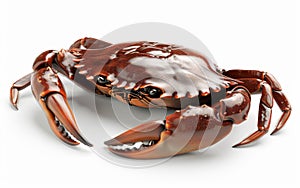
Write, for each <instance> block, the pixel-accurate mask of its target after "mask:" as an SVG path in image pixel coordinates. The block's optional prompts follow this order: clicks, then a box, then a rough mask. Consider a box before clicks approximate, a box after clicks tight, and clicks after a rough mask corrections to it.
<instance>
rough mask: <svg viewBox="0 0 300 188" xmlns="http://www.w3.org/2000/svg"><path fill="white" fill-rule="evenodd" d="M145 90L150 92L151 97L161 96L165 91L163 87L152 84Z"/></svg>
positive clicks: (144, 90) (147, 92)
mask: <svg viewBox="0 0 300 188" xmlns="http://www.w3.org/2000/svg"><path fill="white" fill-rule="evenodd" d="M143 92H144V93H146V94H148V95H149V97H151V98H159V97H160V95H161V94H162V93H163V92H162V90H161V89H159V88H156V87H151V86H149V87H145V88H144V89H143Z"/></svg>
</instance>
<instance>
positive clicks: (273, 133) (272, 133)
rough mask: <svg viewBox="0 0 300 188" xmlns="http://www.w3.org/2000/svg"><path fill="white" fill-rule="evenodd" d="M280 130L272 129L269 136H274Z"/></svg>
mask: <svg viewBox="0 0 300 188" xmlns="http://www.w3.org/2000/svg"><path fill="white" fill-rule="evenodd" d="M279 130H280V129H274V131H273V132H271V134H270V135H271V136H273V135H275V134H276V133H277V132H278V131H279Z"/></svg>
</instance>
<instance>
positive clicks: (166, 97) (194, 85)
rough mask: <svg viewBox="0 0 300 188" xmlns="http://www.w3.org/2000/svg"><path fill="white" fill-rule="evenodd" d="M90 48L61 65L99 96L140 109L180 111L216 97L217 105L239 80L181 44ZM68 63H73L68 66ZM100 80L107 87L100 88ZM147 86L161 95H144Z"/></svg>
mask: <svg viewBox="0 0 300 188" xmlns="http://www.w3.org/2000/svg"><path fill="white" fill-rule="evenodd" d="M91 48H92V47H91ZM91 48H89V49H88V50H86V49H79V48H74V49H72V50H70V51H69V53H68V54H67V56H69V57H67V58H66V57H64V58H65V60H66V59H69V61H63V63H64V64H63V66H64V67H67V68H68V67H70V68H73V67H75V68H76V69H75V71H70V70H67V71H66V72H68V73H69V74H74V75H68V76H69V77H71V78H73V79H74V80H75V81H76V82H78V83H79V84H80V85H82V86H83V87H87V88H88V89H90V90H94V91H96V93H101V94H106V95H110V96H112V97H115V98H116V99H118V100H120V101H122V102H125V103H129V104H131V105H135V106H139V107H145V108H149V107H169V108H176V109H180V108H184V107H185V106H187V105H188V104H192V103H195V102H196V104H197V103H198V104H199V102H200V103H201V104H210V103H211V98H212V97H211V94H212V93H214V94H216V95H214V97H215V101H218V100H219V99H221V98H223V97H224V95H225V92H220V91H225V90H226V88H228V87H230V86H234V85H237V83H238V82H239V81H237V80H234V79H232V78H229V77H226V76H224V75H222V74H221V73H220V70H219V69H218V67H217V65H216V64H214V63H213V62H212V61H211V60H209V59H208V58H206V57H205V56H204V55H202V54H200V53H198V52H194V51H192V50H190V49H186V48H183V47H180V46H177V45H168V44H161V43H157V42H143V41H142V42H133V43H121V44H116V45H107V46H106V47H105V48H102V49H91ZM65 56H66V54H65ZM70 60H73V61H72V62H73V63H75V65H69V66H68V64H66V63H65V62H71V61H70ZM61 67H62V66H61ZM99 76H101V77H104V78H106V79H107V80H108V83H107V84H105V85H101V84H98V83H97V78H98V77H99ZM147 87H151V88H157V89H158V90H160V91H161V94H160V96H159V97H151V96H149V94H147V93H145V92H143V91H144V90H145V88H147Z"/></svg>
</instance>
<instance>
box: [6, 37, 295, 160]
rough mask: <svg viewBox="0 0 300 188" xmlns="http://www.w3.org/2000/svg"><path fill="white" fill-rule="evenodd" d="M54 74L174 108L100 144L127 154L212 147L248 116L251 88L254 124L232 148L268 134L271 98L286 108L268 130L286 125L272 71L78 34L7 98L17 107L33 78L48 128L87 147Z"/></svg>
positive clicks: (39, 62)
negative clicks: (228, 66) (255, 101)
mask: <svg viewBox="0 0 300 188" xmlns="http://www.w3.org/2000/svg"><path fill="white" fill-rule="evenodd" d="M58 72H59V73H61V74H63V75H65V76H66V77H68V78H69V79H71V80H74V81H75V82H76V83H77V84H79V85H80V86H82V87H84V88H86V89H88V90H90V91H92V92H95V93H97V94H104V95H107V96H112V97H114V98H116V99H118V100H120V101H122V102H125V103H128V104H130V105H135V106H140V107H145V108H149V107H167V108H174V109H177V111H176V112H175V113H173V114H171V115H168V116H167V117H166V119H165V120H157V121H152V122H148V123H145V124H142V125H139V126H137V127H135V128H133V129H131V130H128V131H127V132H125V133H123V134H121V135H119V136H117V137H115V138H114V139H112V140H109V141H106V142H105V144H106V145H107V146H108V148H109V150H110V151H112V152H113V153H116V154H118V155H121V156H125V157H131V158H160V157H168V156H173V155H177V154H182V153H187V152H190V151H194V150H198V149H201V148H205V147H208V146H210V145H213V144H214V143H216V142H218V141H219V140H221V139H222V138H224V137H225V136H226V135H227V134H228V133H229V132H230V131H231V129H232V125H233V124H239V123H241V122H243V121H244V120H246V118H247V114H248V112H249V108H250V101H251V96H250V94H252V93H257V92H261V99H260V104H259V113H258V123H257V127H258V130H257V131H255V132H254V133H252V134H251V135H250V136H248V137H247V138H245V139H244V140H243V141H241V142H240V143H238V144H236V145H235V146H234V147H236V146H241V145H245V144H249V143H251V142H253V141H255V140H257V139H258V138H260V137H262V136H263V135H265V134H266V133H267V132H268V130H269V127H270V122H271V114H272V107H273V100H275V102H276V103H277V104H278V106H279V107H280V109H281V111H282V112H283V114H282V116H281V118H280V120H279V122H278V124H277V126H276V128H275V130H274V131H273V132H272V133H271V134H273V133H275V132H277V131H278V130H280V129H281V128H282V127H283V126H284V125H285V123H286V121H287V120H288V118H289V116H290V113H291V106H290V104H289V102H288V100H287V98H286V96H285V95H284V94H283V93H282V91H281V86H280V84H279V83H278V81H276V79H275V78H274V77H273V76H272V75H271V74H270V73H266V72H262V71H256V70H229V71H225V70H220V69H219V68H218V67H217V66H216V65H215V64H214V63H213V62H211V61H210V59H208V58H206V57H205V56H204V55H202V54H201V53H199V52H195V51H193V50H190V49H187V48H184V47H180V46H177V45H168V44H161V43H157V42H145V41H141V42H129V43H121V44H110V43H107V42H104V41H101V40H97V39H93V38H83V39H80V40H77V41H76V42H75V43H74V44H73V45H71V47H70V48H69V49H68V50H60V51H54V50H49V51H46V52H44V53H42V54H41V55H39V56H38V57H37V58H36V60H35V62H34V64H33V72H32V73H30V74H28V75H26V76H24V77H23V78H21V79H19V80H18V81H16V82H15V83H14V84H13V86H12V87H11V90H10V100H11V103H12V104H13V106H14V107H15V108H17V102H18V93H19V91H20V90H22V89H24V88H25V87H27V86H29V85H30V84H31V86H32V92H33V94H34V96H35V98H36V99H37V101H38V102H39V103H40V105H41V107H42V109H43V110H44V112H45V113H46V116H47V118H48V121H49V124H50V127H51V128H52V130H53V131H54V133H55V134H56V135H57V136H58V137H59V138H60V139H61V140H62V141H64V142H66V143H67V144H70V145H77V144H79V143H80V142H81V143H83V144H85V145H87V146H92V144H90V143H89V142H88V141H87V140H86V139H85V138H84V137H83V136H82V135H81V133H80V132H79V129H78V127H77V125H76V121H75V118H74V115H73V113H72V110H71V109H70V107H69V105H68V102H67V100H66V92H65V90H64V88H63V85H62V83H61V81H60V79H59V77H58V75H57V73H58ZM70 134H71V135H72V136H70Z"/></svg>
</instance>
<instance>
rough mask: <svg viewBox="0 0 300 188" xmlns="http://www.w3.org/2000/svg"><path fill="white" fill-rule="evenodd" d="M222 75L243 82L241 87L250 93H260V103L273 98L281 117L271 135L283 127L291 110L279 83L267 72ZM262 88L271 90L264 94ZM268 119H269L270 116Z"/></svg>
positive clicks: (239, 72)
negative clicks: (264, 99)
mask: <svg viewBox="0 0 300 188" xmlns="http://www.w3.org/2000/svg"><path fill="white" fill-rule="evenodd" d="M223 74H224V75H226V76H229V77H232V78H236V79H239V80H241V81H243V82H244V83H243V85H244V86H245V87H246V88H247V89H248V90H249V91H250V92H251V93H256V92H260V91H262V98H261V103H263V102H264V101H263V98H266V97H268V98H270V97H271V98H272V101H273V97H274V100H275V102H276V103H277V105H278V106H279V108H280V109H281V111H282V115H281V117H280V119H279V121H278V123H277V125H276V128H275V129H274V130H273V132H272V133H271V135H272V134H274V133H276V132H277V131H279V130H280V129H281V128H282V127H283V126H284V125H285V123H286V121H287V120H288V118H289V117H290V115H291V110H292V108H291V105H290V103H289V101H288V99H287V98H286V96H285V95H284V93H283V92H282V89H281V86H280V84H279V82H278V81H277V80H276V79H275V77H274V76H273V75H272V74H270V73H267V72H262V71H256V70H229V71H224V72H223ZM267 85H269V86H267ZM264 87H270V88H271V90H270V89H268V92H266V90H264ZM264 91H265V92H264ZM265 102H266V101H265ZM269 104H271V101H269ZM261 108H263V107H260V109H261ZM269 108H272V106H269ZM269 111H271V109H269ZM261 112H263V111H261V110H260V114H261ZM269 119H271V114H270V117H269ZM269 121H270V120H269ZM258 126H260V125H258ZM267 127H268V126H267ZM259 129H260V128H259ZM265 131H267V129H265ZM261 134H262V133H261Z"/></svg>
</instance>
